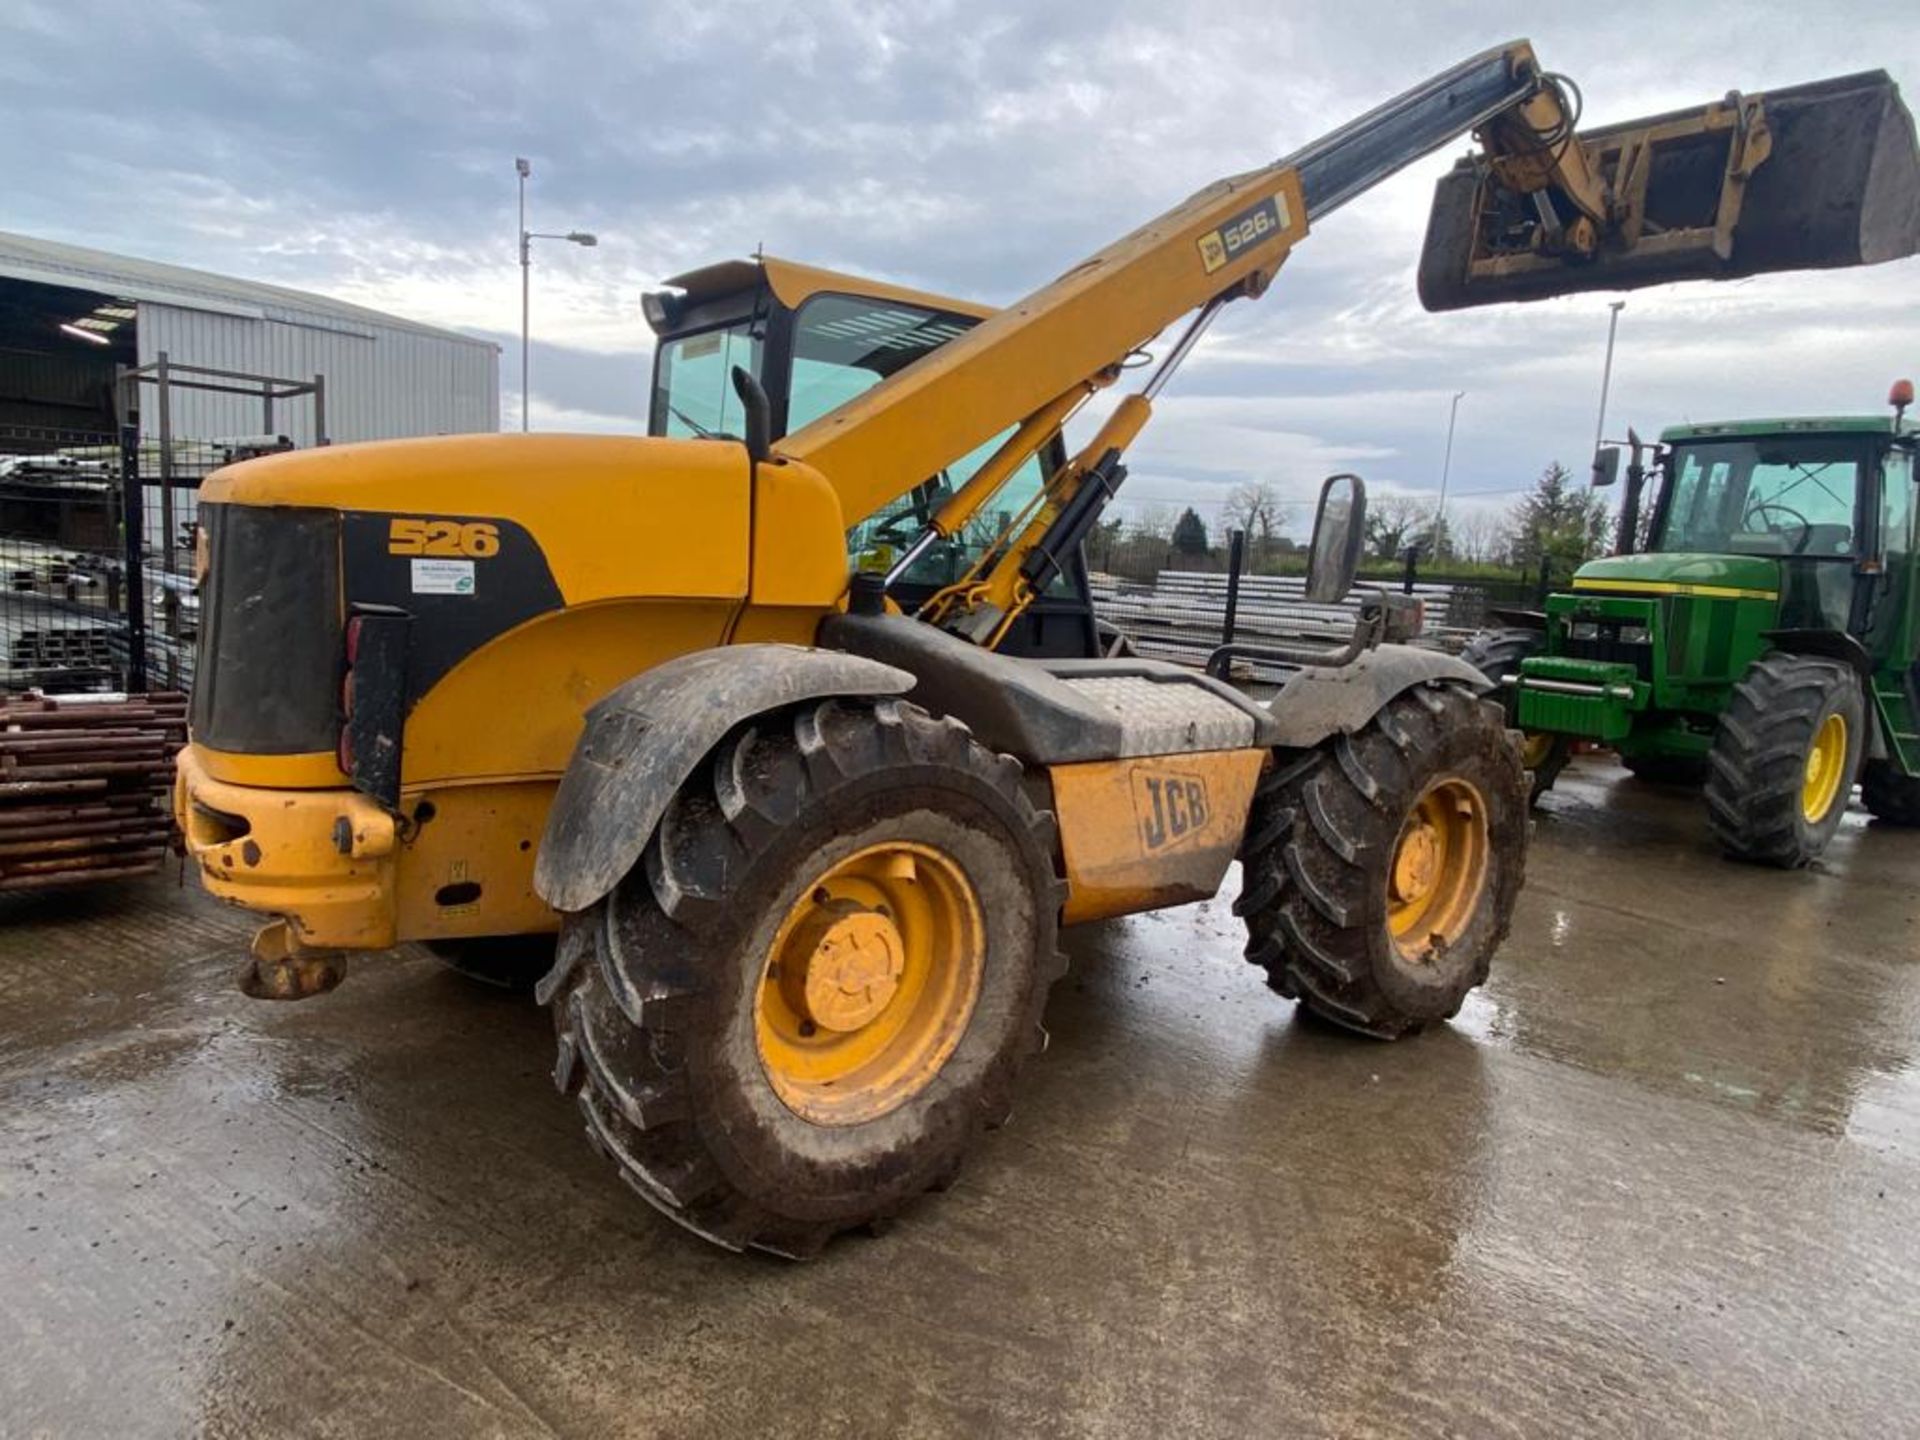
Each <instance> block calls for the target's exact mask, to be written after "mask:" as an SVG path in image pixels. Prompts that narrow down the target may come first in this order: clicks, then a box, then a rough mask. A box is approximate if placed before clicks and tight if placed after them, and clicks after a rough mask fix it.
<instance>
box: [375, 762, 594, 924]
mask: <svg viewBox="0 0 1920 1440" xmlns="http://www.w3.org/2000/svg"><path fill="white" fill-rule="evenodd" d="M554 785H555V782H554V781H550V780H548V781H531V782H528V783H524V784H505V785H462V786H457V787H453V788H450V789H442V790H422V791H410V792H408V793H407V794H406V795H405V796H403V797H402V800H401V804H402V806H403V808H404V809H405V810H406V812H407V814H409V815H411V816H413V817H415V818H414V828H413V830H412V832H411V833H410V834H409V835H408V837H407V840H406V842H405V844H404V845H403V846H402V847H401V849H400V852H399V856H398V872H397V876H396V884H395V887H394V905H395V910H396V912H397V915H398V920H399V925H398V930H399V934H400V935H401V936H403V937H405V938H406V939H408V940H443V939H453V938H457V937H462V936H469V935H525V934H532V933H535V932H538V931H542V930H552V929H554V928H555V927H556V926H557V925H558V924H559V917H558V916H556V915H555V914H554V913H553V911H552V910H550V909H548V908H547V905H546V902H545V901H543V900H541V898H540V897H539V896H538V895H536V894H534V893H533V858H534V852H535V849H536V847H537V846H538V845H539V843H540V832H541V830H542V829H543V828H544V827H545V826H546V823H547V808H548V806H550V805H551V804H552V803H553V792H554ZM423 806H425V807H428V808H425V809H423V808H422V807H423ZM423 815H425V816H427V817H429V818H426V819H422V818H420V817H421V816H423Z"/></svg>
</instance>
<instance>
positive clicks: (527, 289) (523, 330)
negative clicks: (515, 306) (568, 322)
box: [513, 156, 600, 431]
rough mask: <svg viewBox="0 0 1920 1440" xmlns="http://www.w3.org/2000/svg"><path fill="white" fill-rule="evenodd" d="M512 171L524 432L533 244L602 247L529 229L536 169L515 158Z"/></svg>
mask: <svg viewBox="0 0 1920 1440" xmlns="http://www.w3.org/2000/svg"><path fill="white" fill-rule="evenodd" d="M513 171H514V174H516V175H518V176H519V177H520V428H521V429H522V430H523V431H524V430H526V429H528V428H530V427H529V423H528V422H529V417H530V415H531V413H532V410H533V392H532V391H531V390H530V389H529V388H528V384H527V376H528V360H529V358H530V356H531V354H532V350H533V337H532V335H531V334H530V331H531V328H532V327H531V323H530V310H529V297H530V295H531V292H532V288H533V287H532V275H533V242H534V241H536V240H565V241H567V242H568V243H569V244H572V245H585V246H594V245H598V244H599V243H600V239H599V237H598V236H597V235H594V234H592V233H591V232H590V231H586V230H568V231H566V232H565V233H564V234H560V233H556V232H553V231H547V230H529V229H527V177H528V176H529V175H531V174H533V166H531V165H529V164H528V163H527V162H526V161H525V160H523V159H520V158H519V157H517V156H516V157H515V159H514V162H513Z"/></svg>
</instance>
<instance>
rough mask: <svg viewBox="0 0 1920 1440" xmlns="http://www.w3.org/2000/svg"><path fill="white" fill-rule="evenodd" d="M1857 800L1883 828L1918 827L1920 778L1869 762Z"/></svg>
mask: <svg viewBox="0 0 1920 1440" xmlns="http://www.w3.org/2000/svg"><path fill="white" fill-rule="evenodd" d="M1860 798H1861V799H1862V800H1864V801H1866V804H1867V809H1868V810H1870V811H1872V812H1873V817H1874V819H1876V820H1879V821H1881V822H1882V823H1883V824H1887V825H1902V826H1920V775H1905V774H1902V773H1901V771H1900V767H1899V766H1897V765H1895V764H1893V763H1892V762H1891V761H1888V760H1869V761H1868V762H1867V769H1866V773H1865V774H1864V775H1863V776H1862V777H1861V779H1860Z"/></svg>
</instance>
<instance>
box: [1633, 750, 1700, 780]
mask: <svg viewBox="0 0 1920 1440" xmlns="http://www.w3.org/2000/svg"><path fill="white" fill-rule="evenodd" d="M1620 763H1621V764H1622V765H1624V766H1626V767H1627V769H1628V770H1629V771H1630V772H1631V773H1632V775H1633V778H1634V779H1636V780H1644V781H1646V782H1647V783H1648V784H1649V785H1700V784H1703V783H1704V782H1705V781H1706V778H1707V762H1706V759H1705V758H1704V757H1702V756H1698V755H1622V756H1621V757H1620Z"/></svg>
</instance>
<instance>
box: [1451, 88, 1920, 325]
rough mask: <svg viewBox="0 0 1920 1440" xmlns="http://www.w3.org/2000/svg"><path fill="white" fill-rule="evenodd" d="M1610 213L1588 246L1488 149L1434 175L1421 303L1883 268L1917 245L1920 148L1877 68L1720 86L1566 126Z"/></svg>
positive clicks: (1548, 198) (1563, 213) (1457, 305)
mask: <svg viewBox="0 0 1920 1440" xmlns="http://www.w3.org/2000/svg"><path fill="white" fill-rule="evenodd" d="M1574 143H1577V144H1579V145H1580V146H1581V147H1582V148H1583V149H1584V150H1585V151H1586V153H1587V157H1588V160H1589V164H1590V166H1591V168H1592V169H1593V171H1594V172H1595V173H1597V174H1599V175H1600V176H1603V177H1605V178H1606V180H1607V182H1608V190H1609V209H1610V213H1609V215H1608V218H1607V222H1606V224H1605V225H1604V226H1602V227H1601V228H1600V229H1599V232H1598V234H1597V236H1596V238H1595V242H1594V243H1593V245H1592V247H1591V249H1590V250H1588V251H1586V252H1585V253H1582V252H1580V251H1579V250H1577V249H1574V248H1571V247H1569V246H1568V245H1567V244H1566V243H1565V237H1567V236H1568V235H1569V234H1577V233H1579V232H1578V231H1577V229H1574V228H1573V222H1574V221H1576V220H1577V218H1578V216H1577V212H1576V211H1575V209H1574V208H1573V206H1572V205H1571V203H1570V201H1569V199H1568V197H1567V196H1566V195H1564V194H1562V193H1561V192H1559V191H1557V190H1555V189H1553V188H1551V187H1549V188H1548V189H1546V190H1540V191H1534V192H1532V193H1527V194H1523V193H1520V192H1518V191H1516V190H1513V189H1510V188H1508V187H1507V186H1506V185H1505V184H1503V182H1502V179H1501V176H1500V173H1499V167H1498V166H1497V165H1496V164H1495V163H1494V162H1492V161H1490V160H1488V159H1487V158H1486V157H1484V156H1473V157H1470V158H1468V159H1465V160H1462V161H1461V162H1460V163H1459V164H1458V165H1456V166H1455V167H1454V168H1453V170H1452V171H1450V172H1449V173H1448V174H1446V175H1445V176H1443V177H1442V178H1441V180H1440V182H1439V184H1438V185H1437V186H1436V187H1435V191H1434V198H1433V208H1432V210H1431V212H1430V213H1429V216H1428V221H1427V238H1426V246H1425V249H1424V250H1423V251H1422V254H1421V258H1420V277H1419V284H1420V299H1421V302H1422V303H1423V304H1424V305H1425V306H1426V308H1427V309H1429V310H1457V309H1463V308H1466V307H1469V306H1475V305H1491V304H1498V303H1503V302H1506V301H1511V300H1539V299H1544V298H1546V297H1548V296H1552V295H1571V294H1577V293H1580V292H1582V291H1588V290H1634V289H1638V288H1640V287H1641V286H1644V285H1659V284H1665V283H1667V282H1669V281H1673V280H1689V279H1702V280H1729V279H1735V278H1738V277H1740V276H1745V275H1760V274H1765V273H1768V272H1771V271H1776V270H1820V269H1833V268H1838V267H1841V266H1850V265H1877V264H1879V263H1881V262H1882V261H1885V260H1896V259H1899V258H1900V257H1901V256H1904V255H1911V254H1914V253H1915V252H1916V251H1920V148H1917V147H1916V145H1915V140H1914V124H1913V117H1912V115H1911V114H1909V113H1908V111H1907V107H1906V105H1905V104H1904V103H1903V102H1902V101H1901V99H1900V91H1899V88H1898V87H1897V86H1896V85H1895V84H1894V83H1893V80H1892V79H1891V78H1890V77H1889V76H1888V75H1887V73H1886V72H1885V71H1883V70H1872V71H1866V72H1863V73H1862V74H1858V75H1846V76H1842V77H1839V78H1837V79H1833V80H1821V81H1816V82H1814V83H1812V84H1809V85H1796V86H1792V87H1790V88H1787V89H1783V90H1772V91H1768V92H1766V93H1764V94H1760V95H1749V96H1741V95H1738V94H1734V95H1729V96H1728V97H1727V98H1726V99H1725V100H1722V101H1716V102H1715V103H1713V104H1711V105H1706V106H1702V107H1700V108H1698V109H1695V110H1687V111H1676V112H1674V113H1672V114H1669V115H1661V116H1656V117H1654V118H1652V119H1648V120H1636V121H1632V122H1629V123H1627V124H1624V125H1611V126H1606V127H1604V128H1600V129H1596V130H1592V131H1588V132H1585V133H1582V134H1579V135H1577V136H1575V137H1574Z"/></svg>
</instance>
